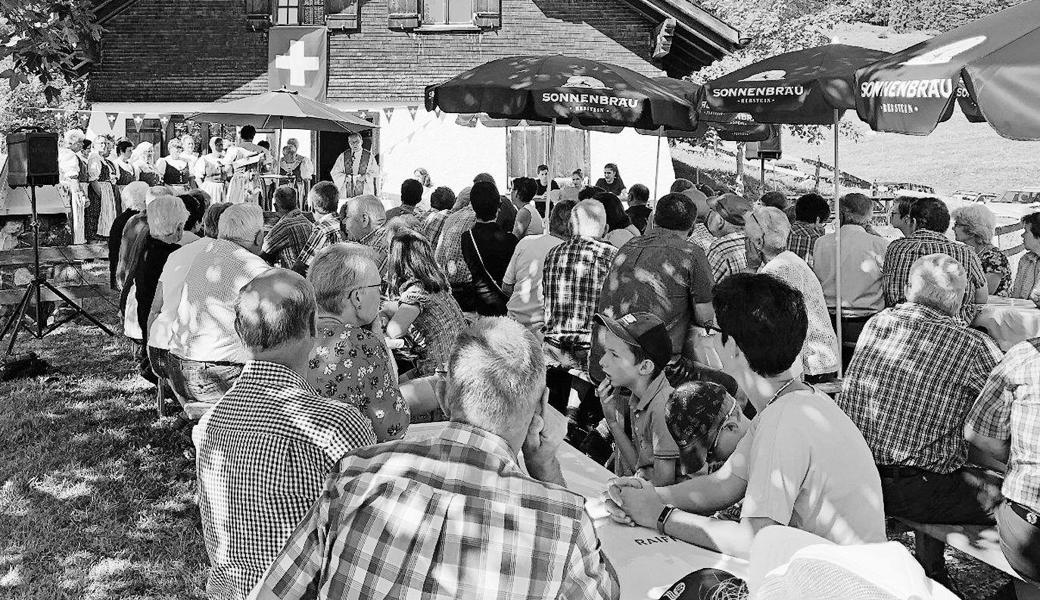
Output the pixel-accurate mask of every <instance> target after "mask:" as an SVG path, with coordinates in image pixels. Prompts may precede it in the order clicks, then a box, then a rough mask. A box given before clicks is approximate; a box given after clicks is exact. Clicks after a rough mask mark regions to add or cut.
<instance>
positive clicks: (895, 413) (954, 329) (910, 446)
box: [837, 302, 1001, 473]
mask: <svg viewBox="0 0 1040 600" xmlns="http://www.w3.org/2000/svg"><path fill="white" fill-rule="evenodd" d="M1000 356H1001V355H1000V350H999V349H998V348H997V345H996V344H995V343H993V340H991V339H990V338H989V336H987V335H986V334H984V333H982V332H980V331H976V330H974V329H969V328H967V327H965V325H964V324H963V323H961V322H960V321H959V320H958V319H956V318H954V317H951V316H949V315H946V314H943V313H941V312H939V311H937V310H935V309H933V308H929V307H927V306H924V305H922V304H917V303H914V302H906V303H904V304H900V305H899V306H897V307H895V308H888V309H885V310H883V311H881V312H880V313H878V314H877V315H876V316H875V317H874V318H872V319H870V321H868V322H867V326H866V327H865V328H864V329H863V333H861V334H860V337H859V341H858V342H857V343H856V352H855V354H854V355H853V357H852V363H850V364H849V370H848V373H846V375H845V381H844V385H843V386H842V390H841V395H839V396H838V399H837V402H838V405H839V406H840V407H841V408H842V409H843V410H844V411H845V412H846V413H847V414H848V415H849V417H850V418H851V419H852V420H853V422H855V423H856V426H857V427H859V430H860V431H861V432H862V433H863V437H864V439H866V440H867V445H868V446H870V449H871V451H872V452H873V453H874V460H875V461H876V462H877V464H879V465H886V466H895V465H899V466H907V467H919V468H922V469H926V470H928V471H932V472H934V473H950V472H952V471H955V470H956V469H958V468H960V467H961V465H963V464H964V461H965V459H966V458H967V447H966V445H965V442H964V420H965V417H966V416H967V414H968V410H969V409H970V408H971V407H972V404H974V402H975V399H976V398H977V397H978V395H979V392H980V391H981V390H982V386H983V384H985V382H986V378H987V377H988V376H989V374H990V372H991V371H992V370H993V367H995V366H996V364H997V362H998V361H1000Z"/></svg>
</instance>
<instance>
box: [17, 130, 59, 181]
mask: <svg viewBox="0 0 1040 600" xmlns="http://www.w3.org/2000/svg"><path fill="white" fill-rule="evenodd" d="M57 184H58V134H56V133H48V132H46V131H16V132H14V133H12V134H10V135H8V136H7V185H9V186H10V187H12V188H17V187H28V186H30V185H57Z"/></svg>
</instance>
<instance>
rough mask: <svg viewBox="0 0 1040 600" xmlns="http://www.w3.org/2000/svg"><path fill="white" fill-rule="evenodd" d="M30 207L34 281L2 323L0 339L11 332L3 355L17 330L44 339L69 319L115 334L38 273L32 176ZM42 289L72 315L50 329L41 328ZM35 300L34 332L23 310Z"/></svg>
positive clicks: (11, 348)
mask: <svg viewBox="0 0 1040 600" xmlns="http://www.w3.org/2000/svg"><path fill="white" fill-rule="evenodd" d="M28 179H29V186H28V187H29V206H30V207H31V211H32V214H31V215H30V217H29V218H30V222H29V226H30V227H31V228H32V232H33V268H34V271H33V273H34V274H33V279H32V281H30V282H29V283H28V285H26V286H25V293H24V294H22V299H21V300H20V301H19V302H18V306H17V307H16V308H15V311H14V313H13V314H12V315H11V316H10V317H8V318H7V322H6V323H5V324H4V328H3V330H2V331H0V340H2V339H3V338H4V336H5V335H7V332H8V331H10V332H11V341H10V342H9V343H8V344H7V353H6V354H5V355H4V356H10V355H11V352H13V351H14V344H15V342H16V341H17V340H18V330H19V329H21V328H25V330H26V331H28V332H29V333H30V334H32V336H33V337H35V338H36V339H43V338H44V337H45V336H46V335H47V334H49V333H52V332H53V331H54V330H55V329H57V328H59V327H61V326H62V325H64V324H65V323H68V322H69V321H71V320H72V319H75V318H76V317H77V316H79V315H83V316H85V317H86V318H87V319H89V320H90V322H91V323H93V324H94V325H96V326H97V327H98V328H99V329H101V331H104V332H105V333H107V334H108V335H115V334H114V333H112V330H110V329H109V328H108V327H105V324H104V323H102V322H101V321H99V320H97V318H95V317H94V315H92V314H90V313H89V312H87V311H86V310H85V309H84V308H83V307H82V306H80V305H79V304H77V303H76V302H75V301H74V300H72V298H69V297H68V296H67V295H65V293H64V292H62V291H61V290H60V289H58V288H57V287H55V286H54V285H53V284H51V282H50V281H47V278H46V277H44V275H43V273H42V272H41V271H40V218H39V215H38V214H37V212H36V183H35V181H33V180H34V179H35V177H34V176H32V175H29V176H28ZM41 288H46V289H48V290H50V292H51V293H52V294H54V295H55V296H57V297H58V298H59V299H61V300H63V301H64V302H65V303H66V304H68V305H69V306H70V307H71V308H72V309H73V312H72V314H71V315H69V316H66V317H65V318H63V319H61V320H58V321H55V322H54V323H52V324H51V325H50V327H46V328H45V327H44V324H43V321H44V319H43V306H42V300H43V298H42V293H41V291H42V290H41ZM34 297H35V299H36V330H35V331H34V330H33V329H32V328H31V327H29V326H28V325H26V324H25V322H24V321H23V319H24V318H25V311H26V309H27V308H28V307H29V301H30V300H32V299H33V298H34Z"/></svg>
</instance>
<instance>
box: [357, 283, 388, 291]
mask: <svg viewBox="0 0 1040 600" xmlns="http://www.w3.org/2000/svg"><path fill="white" fill-rule="evenodd" d="M381 287H383V282H382V281H380V282H379V283H373V284H372V285H362V286H358V287H356V288H351V289H350V291H351V292H354V291H358V290H368V289H372V288H381Z"/></svg>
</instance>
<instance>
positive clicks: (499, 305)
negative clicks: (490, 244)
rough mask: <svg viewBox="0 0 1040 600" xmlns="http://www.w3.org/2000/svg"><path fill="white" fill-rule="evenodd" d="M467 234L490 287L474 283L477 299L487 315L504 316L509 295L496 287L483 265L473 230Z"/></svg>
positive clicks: (495, 282)
mask: <svg viewBox="0 0 1040 600" xmlns="http://www.w3.org/2000/svg"><path fill="white" fill-rule="evenodd" d="M467 233H469V240H470V241H471V242H473V249H474V250H475V251H476V252H477V260H479V261H480V268H481V269H483V270H484V275H486V276H487V281H490V282H491V286H492V287H490V288H489V287H488V286H486V285H481V283H482V282H477V281H474V282H473V283H474V284H475V287H476V292H477V297H478V298H480V301H481V303H482V304H484V306H486V307H487V310H488V313H489V315H504V314H506V312H507V310H506V304H507V303H508V302H509V295H508V294H506V293H505V291H504V290H503V289H502V288H501V287H500V286H499V285H498V282H497V281H495V278H494V277H492V276H491V272H490V271H488V269H487V265H485V264H484V257H483V256H481V255H480V247H478V246H477V240H476V238H474V237H473V230H472V229H471V230H470V231H468V232H467ZM478 312H479V311H478Z"/></svg>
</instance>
